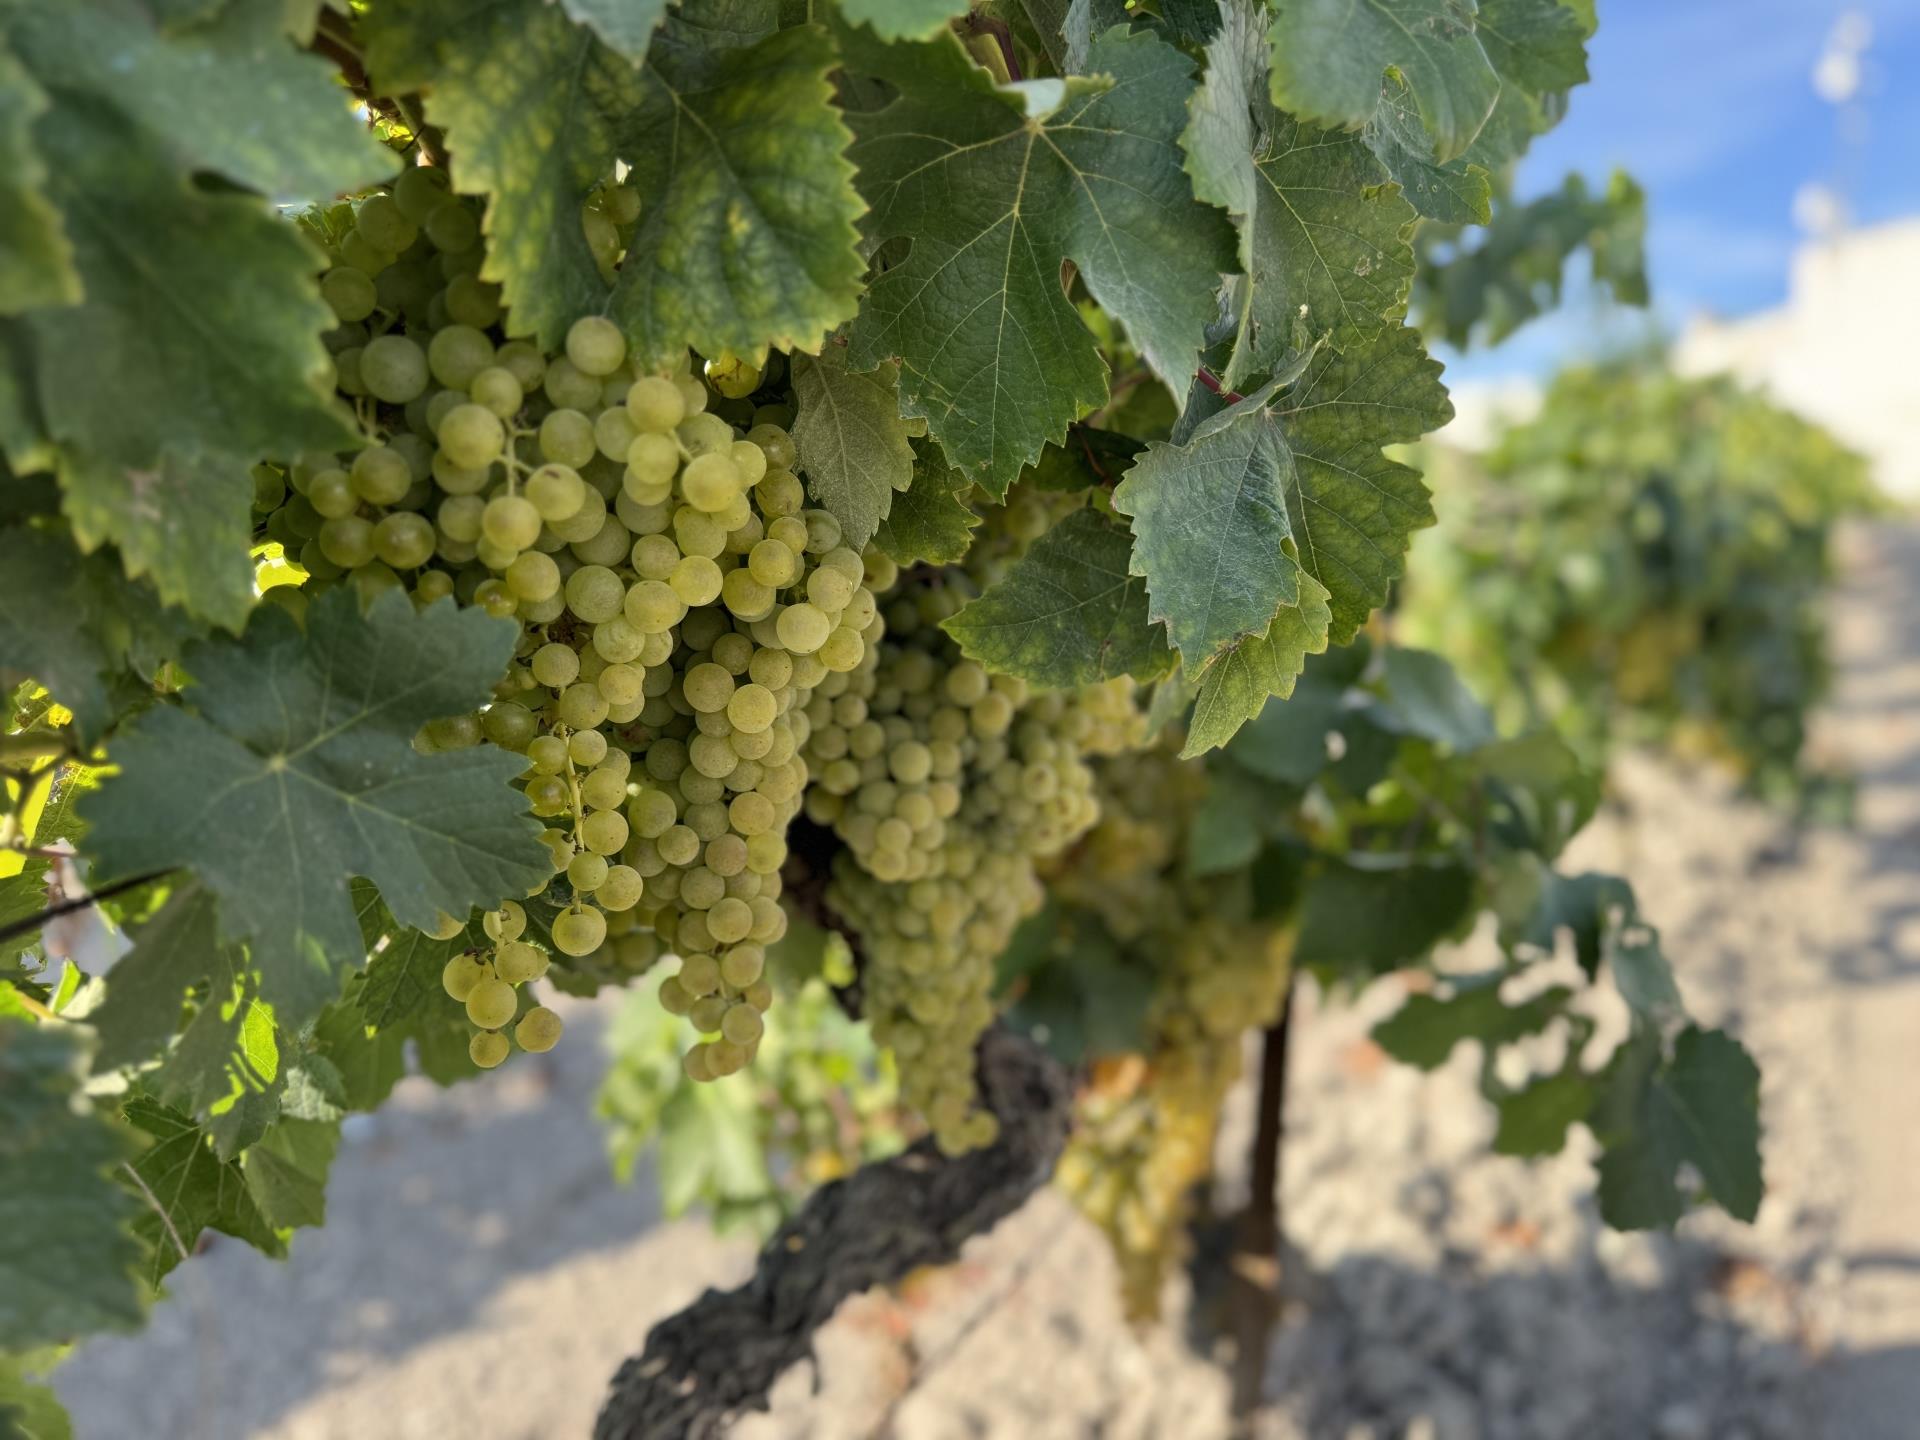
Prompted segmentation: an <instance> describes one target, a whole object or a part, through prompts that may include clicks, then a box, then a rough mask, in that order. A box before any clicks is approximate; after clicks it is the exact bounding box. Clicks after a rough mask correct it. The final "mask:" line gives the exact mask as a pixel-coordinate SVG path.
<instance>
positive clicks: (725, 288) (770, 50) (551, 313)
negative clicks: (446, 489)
mask: <svg viewBox="0 0 1920 1440" xmlns="http://www.w3.org/2000/svg"><path fill="white" fill-rule="evenodd" d="M709 12H711V13H709ZM744 18H745V17H743V16H741V15H737V14H733V13H731V12H729V11H728V10H727V8H726V7H725V6H724V5H713V4H708V5H701V4H698V3H696V4H693V5H688V6H684V7H682V9H681V10H680V11H679V12H678V14H677V15H676V16H674V17H672V18H670V19H669V21H668V23H667V26H666V29H665V30H664V31H663V32H662V33H661V35H660V36H658V37H657V38H656V39H655V41H654V43H653V45H652V47H651V49H650V50H649V51H648V54H647V57H646V60H645V61H644V62H643V63H642V64H640V65H638V66H635V65H634V64H632V63H630V62H629V61H628V60H627V59H625V58H623V57H622V56H620V55H617V54H615V53H614V52H613V51H611V50H609V49H608V48H607V47H606V46H605V45H603V44H602V43H601V42H600V41H599V40H598V39H596V38H595V37H594V35H593V33H592V32H591V31H589V30H587V29H586V28H584V27H582V26H577V25H574V24H573V23H571V22H570V21H569V20H568V19H567V18H566V16H565V15H564V14H563V13H561V12H560V11H559V10H557V9H555V8H554V7H552V6H550V5H547V4H545V3H543V0H504V3H501V4H496V5H489V6H484V7H478V8H476V7H472V6H468V5H466V4H464V3H462V0H426V3H422V4H417V5H412V6H408V7H404V8H394V9H391V10H381V11H378V12H376V14H375V16H374V17H373V19H372V23H371V24H370V26H369V52H370V53H369V64H370V66H371V68H372V69H373V70H374V72H375V73H376V74H377V75H378V76H380V77H381V81H382V84H383V85H385V86H386V87H388V88H390V89H400V90H405V89H412V88H417V87H421V86H427V87H430V89H429V96H428V100H427V113H428V116H429V118H430V119H432V120H433V121H434V122H435V123H436V124H438V125H440V126H441V127H442V128H444V129H445V131H446V132H447V137H448V140H449V142H450V143H451V144H452V145H453V147H454V150H455V152H456V154H457V156H458V157H459V159H458V166H459V169H458V171H457V175H456V178H457V179H458V180H459V182H460V183H461V184H462V185H463V186H464V187H465V188H467V189H474V190H479V191H481V192H483V193H485V194H486V196H487V197H488V205H487V218H486V230H487V236H488V241H489V247H488V255H487V261H486V268H485V270H484V271H483V272H482V273H483V274H484V275H485V276H486V277H487V278H488V279H491V280H497V281H499V282H500V284H501V286H502V287H503V292H504V296H505V299H506V302H507V304H508V306H509V307H510V308H511V312H512V314H511V324H512V325H513V327H514V329H515V330H516V331H518V332H521V333H525V334H531V335H534V336H537V337H538V338H539V340H540V341H541V343H542V344H543V345H547V346H554V345H557V344H558V343H559V342H560V340H561V339H562V337H563V336H564V335H565V332H566V328H567V326H568V325H569V324H571V323H572V322H573V321H574V320H575V319H576V318H578V317H579V316H580V315H582V314H587V313H600V312H603V311H604V312H605V313H608V314H610V315H611V316H612V317H613V318H614V319H615V320H616V321H618V322H619V323H620V325H621V326H622V327H623V328H624V329H625V331H626V333H627V339H628V342H629V344H630V345H631V346H632V348H633V350H634V351H635V353H636V355H637V356H638V358H639V359H640V360H641V362H642V363H643V364H649V365H665V364H667V363H669V362H671V361H674V360H676V359H677V358H679V357H680V356H681V354H682V353H683V352H684V351H685V349H686V348H687V346H689V345H691V346H693V347H694V348H695V349H697V350H700V351H701V352H702V353H704V354H708V355H712V354H717V353H719V352H720V351H722V350H732V351H736V352H739V353H741V354H748V353H751V352H753V351H754V350H755V349H757V348H758V347H760V346H762V345H767V344H773V345H777V346H780V347H782V348H799V349H802V350H808V351H811V350H813V349H815V348H817V347H818V346H819V344H820V342H821V340H822V338H823V337H824V336H825V335H826V334H827V332H828V331H830V330H832V329H833V328H834V327H835V326H836V325H839V324H841V323H842V322H844V321H846V320H848V319H850V318H851V317H852V315H853V313H854V310H855V309H856V307H857V304H858V300H859V293H860V284H861V277H862V273H863V270H864V268H865V267H864V264H863V262H862V261H861V258H860V255H859V252H858V249H857V240H858V232H857V231H856V229H855V226H854V221H855V219H856V217H857V216H858V215H859V212H860V201H859V197H858V196H857V195H856V194H855V192H854V189H853V183H852V177H853V168H852V166H851V164H850V163H849V162H848V161H847V159H846V157H845V153H844V152H845V151H846V148H847V144H848V142H849V140H850V139H851V138H852V137H851V134H850V132H849V131H848V130H847V128H846V126H845V125H844V124H843V123H842V121H841V119H840V116H839V112H838V111H836V110H835V109H834V107H833V105H832V103H831V101H832V93H833V92H832V86H831V85H830V83H829V82H828V79H827V76H828V72H829V71H830V70H831V69H832V68H833V65H834V55H833V47H832V44H831V43H830V42H829V40H828V38H827V36H826V33H825V32H824V31H822V30H820V29H818V28H816V27H813V26H807V25H802V26H796V27H793V28H791V29H787V30H781V31H778V32H777V33H769V34H766V35H765V37H764V38H758V37H756V36H754V35H753V34H751V33H749V34H747V35H739V34H735V33H732V27H736V26H738V25H740V24H741V23H742V22H743V20H744ZM710 22H711V23H712V24H715V25H718V26H720V27H721V29H720V31H719V32H718V36H716V35H710V34H709V32H708V29H707V26H708V25H709V23H710ZM718 37H724V38H726V39H727V40H728V41H729V42H730V43H731V42H735V41H739V42H743V43H744V48H737V49H728V48H721V47H719V46H716V45H714V44H713V43H711V42H712V40H713V39H714V38H718ZM616 158H619V159H624V160H625V161H626V162H627V164H628V165H629V166H630V167H631V175H630V182H631V183H632V185H633V186H634V187H635V188H636V189H638V190H639V192H640V193H641V195H642V196H643V197H644V203H643V205H642V209H641V214H640V219H639V221H638V223H637V228H636V229H635V231H634V234H633V236H632V238H631V240H630V242H629V244H628V247H627V260H626V263H625V264H624V265H623V266H622V267H621V270H620V272H619V274H618V276H617V278H616V279H615V280H614V281H613V283H612V285H611V287H609V285H608V283H607V282H606V281H604V280H603V279H602V278H601V276H600V272H599V270H598V267H597V266H596V265H595V262H594V259H593V255H592V252H591V251H590V250H589V249H588V247H587V243H586V237H585V233H584V232H583V230H582V228H581V220H580V206H581V203H582V202H583V201H584V200H585V199H586V197H587V195H588V192H589V191H590V190H591V189H592V188H593V187H594V186H595V185H597V184H598V183H600V182H601V181H603V180H605V179H607V178H608V177H609V176H610V175H611V173H612V170H613V164H614V161H615V159H616Z"/></svg>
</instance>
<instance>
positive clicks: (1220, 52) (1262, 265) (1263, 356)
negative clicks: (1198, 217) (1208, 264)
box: [1181, 0, 1414, 389]
mask: <svg viewBox="0 0 1920 1440" xmlns="http://www.w3.org/2000/svg"><path fill="white" fill-rule="evenodd" d="M1220 10H1221V27H1220V30H1219V33H1218V34H1217V35H1216V36H1215V37H1214V39H1213V40H1212V41H1211V42H1210V43H1209V44H1208V46H1207V72H1206V78H1205V79H1204V80H1203V81H1202V82H1201V85H1200V88H1199V90H1198V91H1196V92H1195V94H1194V98H1193V105H1192V113H1193V118H1192V121H1191V123H1190V124H1189V125H1188V126H1187V129H1186V132H1185V134H1183V135H1182V136H1181V146H1182V148H1183V149H1184V150H1185V151H1186V155H1187V159H1186V167H1187V171H1188V173H1189V174H1190V175H1192V176H1193V184H1194V191H1195V193H1196V194H1198V195H1199V196H1200V198H1201V199H1203V200H1208V201H1211V202H1213V203H1214V204H1216V205H1219V206H1220V207H1222V208H1223V209H1225V210H1227V211H1228V212H1230V213H1231V214H1232V215H1233V216H1234V217H1235V220H1236V222H1237V224H1238V226H1239V231H1240V269H1241V271H1242V272H1243V274H1244V275H1245V277H1246V278H1245V280H1244V281H1243V282H1241V285H1240V288H1239V307H1240V313H1239V321H1240V330H1239V334H1238V336H1237V337H1236V339H1235V343H1234V348H1233V354H1232V358H1231V360H1230V361H1229V362H1228V365H1227V369H1226V372H1225V374H1224V375H1223V376H1222V377H1221V378H1222V382H1223V383H1224V384H1225V385H1226V386H1227V387H1228V388H1229V389H1236V388H1238V387H1239V385H1240V382H1241V381H1242V380H1243V379H1245V378H1246V377H1247V376H1249V375H1266V374H1271V373H1272V372H1274V371H1275V370H1278V369H1280V368H1281V367H1282V365H1283V364H1284V363H1285V361H1286V359H1287V357H1288V355H1289V354H1290V353H1293V352H1295V351H1297V350H1298V349H1300V348H1301V347H1302V346H1303V345H1305V344H1311V343H1314V342H1315V341H1324V342H1325V343H1327V344H1330V345H1332V346H1333V348H1335V349H1336V350H1337V349H1344V348H1345V347H1346V346H1347V345H1348V344H1349V343H1351V342H1353V341H1355V340H1364V339H1366V338H1367V337H1369V336H1371V335H1374V334H1377V333H1378V332H1379V331H1381V330H1383V329H1385V328H1386V327H1387V326H1388V325H1389V324H1392V323H1393V322H1395V321H1397V320H1398V319H1399V318H1400V317H1401V316H1402V315H1404V314H1405V313H1406V307H1407V291H1408V287H1409V286H1410V285H1411V283H1412V281H1413V270H1414V266H1413V246H1412V243H1411V240H1410V235H1411V231H1412V224H1413V220H1414V210H1413V207H1412V206H1411V205H1409V204H1408V203H1407V201H1406V200H1405V199H1404V198H1403V197H1402V196H1401V195H1400V194H1399V193H1398V191H1397V190H1396V189H1395V188H1394V187H1393V186H1392V185H1390V184H1388V183H1387V172H1386V169H1385V167H1383V166H1382V165H1381V163H1380V161H1379V160H1378V159H1377V158H1376V157H1375V156H1374V154H1373V152H1372V151H1370V150H1369V149H1368V148H1367V146H1366V144H1365V143H1364V142H1363V141H1362V140H1361V139H1360V138H1359V137H1358V136H1356V135H1353V134H1349V133H1344V132H1341V131H1336V130H1323V129H1319V128H1316V127H1315V126H1313V125H1310V124H1306V123H1304V122H1302V121H1299V120H1296V119H1294V118H1293V117H1291V116H1289V115H1285V114H1282V113H1281V112H1280V111H1278V110H1276V109H1275V108H1274V106H1273V102H1272V101H1271V100H1270V99H1269V98H1268V95H1267V84H1266V69H1267V61H1266V53H1265V48H1264V43H1263V41H1262V37H1261V35H1260V31H1259V25H1258V22H1257V20H1256V18H1255V14H1254V11H1253V9H1252V7H1251V6H1250V5H1247V4H1245V3H1242V0H1224V3H1222V5H1221V7H1220Z"/></svg>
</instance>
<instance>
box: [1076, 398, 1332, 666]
mask: <svg viewBox="0 0 1920 1440" xmlns="http://www.w3.org/2000/svg"><path fill="white" fill-rule="evenodd" d="M1272 398H1273V391H1272V389H1271V388H1269V389H1267V390H1264V391H1262V392H1260V393H1259V394H1256V395H1250V396H1248V397H1247V398H1246V399H1244V400H1242V401H1240V402H1239V403H1238V404H1235V405H1233V406H1231V407H1229V408H1228V409H1226V410H1223V411H1221V412H1220V413H1219V414H1218V415H1215V416H1213V417H1211V418H1210V419H1208V420H1206V421H1204V422H1203V423H1202V424H1201V425H1200V427H1199V428H1198V429H1197V430H1195V431H1194V433H1193V435H1192V437H1191V438H1190V439H1189V440H1188V441H1187V442H1186V443H1185V444H1184V445H1165V444H1155V445H1149V446H1148V447H1147V450H1146V453H1145V454H1143V455H1142V456H1141V457H1140V458H1139V459H1138V460H1137V461H1135V462H1134V465H1133V468H1132V469H1130V470H1128V471H1127V477H1126V479H1124V480H1122V481H1121V482H1120V484H1119V486H1118V487H1117V488H1116V489H1115V490H1114V492H1113V508H1114V509H1115V510H1117V511H1118V512H1119V513H1121V514H1122V515H1127V516H1130V517H1131V518H1132V520H1133V529H1134V535H1135V540H1134V547H1133V556H1132V559H1131V562H1130V568H1131V570H1132V573H1134V574H1135V575H1138V576H1140V577H1141V578H1142V579H1144V580H1145V581H1146V586H1147V593H1148V595H1149V597H1150V602H1151V603H1150V605H1149V607H1148V619H1149V620H1150V621H1152V622H1153V623H1154V624H1157V625H1164V626H1165V627H1166V632H1167V635H1168V638H1169V639H1170V640H1171V642H1172V644H1173V647H1174V648H1175V649H1176V650H1178V651H1179V652H1180V655H1181V658H1182V660H1183V662H1184V663H1185V665H1186V667H1187V670H1188V672H1189V673H1190V674H1197V673H1198V672H1199V670H1200V668H1201V667H1202V666H1204V665H1206V664H1207V663H1208V662H1209V661H1210V660H1211V659H1212V658H1213V656H1214V655H1216V654H1218V653H1219V652H1220V651H1221V650H1223V649H1224V648H1225V647H1227V646H1229V645H1232V644H1235V643H1236V642H1238V641H1239V640H1241V639H1243V638H1245V637H1247V636H1251V635H1258V634H1264V633H1265V632H1266V630H1267V628H1268V626H1269V625H1271V624H1272V622H1273V617H1274V615H1275V613H1276V612H1277V611H1278V610H1280V609H1281V608H1282V607H1283V606H1289V605H1295V604H1297V603H1299V600H1300V567H1299V565H1298V564H1297V563H1296V562H1295V561H1294V560H1293V559H1292V557H1291V556H1289V555H1287V553H1286V552H1285V550H1284V549H1283V548H1282V545H1283V542H1285V541H1287V540H1288V539H1290V538H1292V534H1293V527H1292V524H1291V522H1290V521H1289V519H1288V516H1287V488H1288V485H1289V483H1290V481H1291V480H1292V478H1293V453H1292V451H1291V450H1290V449H1289V448H1288V447H1287V442H1286V436H1285V433H1284V431H1283V430H1282V428H1281V423H1280V419H1279V417H1278V416H1277V415H1275V414H1274V413H1273V412H1272V410H1270V409H1269V408H1268V406H1269V403H1270V401H1271V400H1272Z"/></svg>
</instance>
